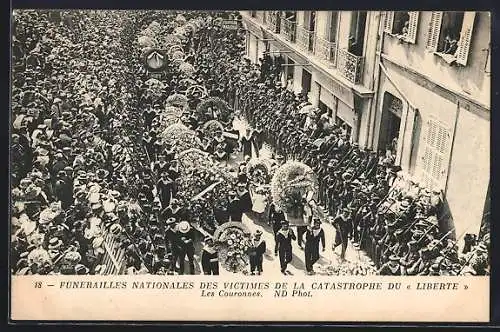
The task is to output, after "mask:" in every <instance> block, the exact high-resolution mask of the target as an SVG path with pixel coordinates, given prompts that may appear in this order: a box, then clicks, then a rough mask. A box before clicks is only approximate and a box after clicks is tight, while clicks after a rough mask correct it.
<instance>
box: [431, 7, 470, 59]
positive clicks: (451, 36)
mask: <svg viewBox="0 0 500 332" xmlns="http://www.w3.org/2000/svg"><path fill="white" fill-rule="evenodd" d="M431 15H432V16H431V22H430V24H429V31H428V34H427V48H428V49H429V50H430V51H432V52H434V54H436V55H438V56H440V57H441V58H443V59H444V60H445V61H446V62H447V63H448V64H450V65H451V64H460V65H463V66H465V65H467V59H468V56H469V50H470V43H471V37H472V29H473V27H474V19H475V16H476V13H475V12H432V14H431Z"/></svg>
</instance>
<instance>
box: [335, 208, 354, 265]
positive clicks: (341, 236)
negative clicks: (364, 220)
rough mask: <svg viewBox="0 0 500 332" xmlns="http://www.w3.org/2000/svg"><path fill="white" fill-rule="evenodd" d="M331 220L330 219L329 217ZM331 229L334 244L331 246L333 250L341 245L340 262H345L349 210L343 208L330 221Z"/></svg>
mask: <svg viewBox="0 0 500 332" xmlns="http://www.w3.org/2000/svg"><path fill="white" fill-rule="evenodd" d="M330 218H331V217H330ZM331 223H332V225H333V227H335V231H336V232H335V243H334V244H333V248H332V249H333V250H334V251H335V249H336V248H337V247H338V246H339V245H342V251H341V254H340V260H341V261H344V260H345V253H346V250H347V243H348V241H349V238H348V236H349V224H350V223H351V221H350V220H349V210H348V208H344V209H343V210H342V212H341V213H340V214H339V215H338V216H337V217H335V218H333V219H331Z"/></svg>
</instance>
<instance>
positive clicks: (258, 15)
mask: <svg viewBox="0 0 500 332" xmlns="http://www.w3.org/2000/svg"><path fill="white" fill-rule="evenodd" d="M255 18H256V19H257V21H259V22H264V11H263V10H258V11H257V12H256V17H255Z"/></svg>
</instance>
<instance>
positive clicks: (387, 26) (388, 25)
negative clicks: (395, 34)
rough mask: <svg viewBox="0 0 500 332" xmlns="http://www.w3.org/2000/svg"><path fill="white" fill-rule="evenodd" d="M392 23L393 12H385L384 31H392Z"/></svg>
mask: <svg viewBox="0 0 500 332" xmlns="http://www.w3.org/2000/svg"><path fill="white" fill-rule="evenodd" d="M393 23H394V12H385V18H384V31H385V32H387V33H392V25H393Z"/></svg>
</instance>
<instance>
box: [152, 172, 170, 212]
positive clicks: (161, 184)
mask: <svg viewBox="0 0 500 332" xmlns="http://www.w3.org/2000/svg"><path fill="white" fill-rule="evenodd" d="M156 189H157V190H158V196H159V197H160V202H161V206H162V207H163V208H166V207H167V206H168V205H169V204H170V200H171V199H172V196H173V189H174V181H173V180H172V179H171V178H170V177H169V176H168V173H167V172H165V171H164V172H162V173H161V178H160V180H158V183H157V184H156Z"/></svg>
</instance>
